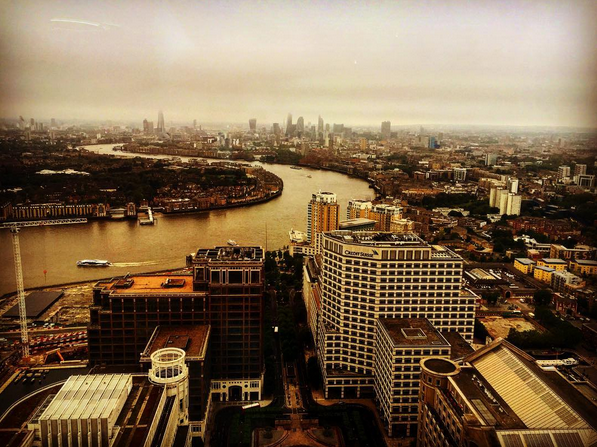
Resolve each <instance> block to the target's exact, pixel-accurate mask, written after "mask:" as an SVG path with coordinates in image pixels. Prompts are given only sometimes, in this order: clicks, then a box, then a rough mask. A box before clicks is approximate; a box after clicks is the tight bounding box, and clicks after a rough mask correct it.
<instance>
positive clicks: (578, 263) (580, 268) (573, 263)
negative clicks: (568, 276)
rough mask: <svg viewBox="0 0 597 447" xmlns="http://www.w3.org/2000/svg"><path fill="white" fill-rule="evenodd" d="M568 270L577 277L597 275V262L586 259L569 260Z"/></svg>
mask: <svg viewBox="0 0 597 447" xmlns="http://www.w3.org/2000/svg"><path fill="white" fill-rule="evenodd" d="M568 269H569V270H570V271H571V272H573V273H576V274H577V275H588V276H592V275H597V261H593V260H588V259H571V260H570V263H569V264H568Z"/></svg>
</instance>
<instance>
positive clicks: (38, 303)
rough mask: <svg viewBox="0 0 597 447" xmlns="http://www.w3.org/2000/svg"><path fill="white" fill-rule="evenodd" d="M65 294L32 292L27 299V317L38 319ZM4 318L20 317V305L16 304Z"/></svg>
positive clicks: (60, 292)
mask: <svg viewBox="0 0 597 447" xmlns="http://www.w3.org/2000/svg"><path fill="white" fill-rule="evenodd" d="M63 294H64V292H62V291H59V292H44V291H38V292H31V293H30V294H29V295H27V296H26V297H25V306H26V309H27V317H28V318H37V317H39V316H40V315H41V314H43V313H44V311H45V310H46V309H47V308H48V307H50V306H51V305H52V304H53V303H54V301H56V300H57V299H58V298H60V297H61V296H62V295H63ZM3 316H4V317H18V316H19V305H18V304H15V305H14V306H13V307H11V308H10V309H8V310H7V311H6V312H5V313H4V315H3Z"/></svg>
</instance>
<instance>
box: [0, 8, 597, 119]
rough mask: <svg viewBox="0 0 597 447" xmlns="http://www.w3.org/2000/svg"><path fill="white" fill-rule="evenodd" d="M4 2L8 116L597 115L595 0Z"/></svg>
mask: <svg viewBox="0 0 597 447" xmlns="http://www.w3.org/2000/svg"><path fill="white" fill-rule="evenodd" d="M0 6H1V12H0V50H1V51H0V55H1V56H0V57H1V60H0V82H1V87H0V116H3V117H18V116H19V115H23V116H24V117H25V118H29V117H35V118H38V119H39V118H43V119H49V118H51V117H56V118H81V119H97V120H103V119H113V120H135V121H139V122H140V121H141V120H143V118H148V119H150V120H153V121H154V123H157V113H158V110H159V109H163V111H164V115H165V117H166V121H167V122H168V121H170V120H175V121H185V120H187V121H192V120H193V119H197V121H198V122H199V123H202V122H203V123H209V122H222V121H226V122H244V121H247V120H248V119H249V118H257V120H258V125H261V124H269V123H271V122H280V121H282V120H283V119H285V116H286V114H287V113H288V112H292V114H293V116H294V119H295V120H296V118H297V117H298V116H301V115H302V116H304V117H305V122H308V121H311V122H313V123H316V122H317V116H318V115H320V114H321V116H322V117H323V118H324V120H325V121H326V122H332V123H333V122H336V123H344V124H346V125H360V124H362V125H370V124H374V125H378V124H379V123H380V122H381V121H382V120H391V121H392V123H393V124H396V125H400V124H418V123H421V124H492V125H502V124H503V125H523V126H524V125H542V126H590V127H596V126H597V118H596V116H597V113H596V112H597V76H596V75H597V58H596V55H597V50H596V48H597V46H596V45H595V42H597V32H596V26H595V17H597V1H590V0H589V1H585V2H583V1H574V0H567V1H553V2H550V1H534V2H533V1H486V2H484V1H460V2H457V1H452V2H450V1H441V2H440V1H438V2H432V1H426V2H421V1H417V2H404V1H400V2H398V1H396V2H394V1H391V2H390V1H388V2H380V1H376V2H348V1H347V2H325V1H314V0H313V1H296V2H290V1H277V2H274V1H271V2H270V1H247V2H242V1H236V2H234V1H230V2H217V3H216V2H199V1H189V2H184V1H153V2H152V1H147V0H144V1H127V2H121V1H114V2H92V1H81V0H78V1H59V2H58V1H53V0H39V1H27V0H22V1H16V0H15V1H4V0H2V2H1V4H0ZM76 21H80V22H87V23H74V22H76ZM98 25H99V26H98Z"/></svg>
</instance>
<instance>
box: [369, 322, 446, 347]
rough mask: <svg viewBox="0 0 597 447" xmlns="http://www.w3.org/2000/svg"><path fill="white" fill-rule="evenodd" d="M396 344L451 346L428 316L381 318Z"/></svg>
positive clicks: (396, 345) (381, 323)
mask: <svg viewBox="0 0 597 447" xmlns="http://www.w3.org/2000/svg"><path fill="white" fill-rule="evenodd" d="M379 324H380V325H381V326H382V327H383V328H385V330H386V331H387V332H388V334H389V335H390V338H391V339H392V341H393V343H394V346H395V347H398V346H410V345H412V346H437V347H446V346H450V345H449V343H448V342H447V341H446V339H445V338H444V337H443V336H442V334H440V333H439V331H438V330H437V329H435V328H434V327H433V325H432V324H431V323H430V322H429V320H428V319H427V318H380V319H379Z"/></svg>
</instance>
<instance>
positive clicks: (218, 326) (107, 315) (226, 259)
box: [88, 247, 264, 400]
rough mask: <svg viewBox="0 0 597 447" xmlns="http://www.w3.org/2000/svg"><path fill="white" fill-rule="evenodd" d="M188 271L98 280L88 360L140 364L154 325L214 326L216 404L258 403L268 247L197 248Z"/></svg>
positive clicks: (212, 339)
mask: <svg viewBox="0 0 597 447" xmlns="http://www.w3.org/2000/svg"><path fill="white" fill-rule="evenodd" d="M187 266H188V267H190V268H192V274H187V275H142V274H140V275H127V276H125V277H120V278H113V279H111V280H103V281H99V282H98V283H97V284H96V285H95V287H94V290H93V303H92V305H91V307H90V324H89V329H88V334H89V360H90V363H91V364H94V365H136V364H138V362H139V356H140V354H141V353H142V352H144V350H145V347H146V345H147V343H148V341H149V340H150V337H151V336H152V334H153V333H154V331H155V329H156V327H158V326H160V327H166V328H167V327H172V326H183V325H184V326H196V325H203V326H205V325H209V326H210V328H211V329H210V339H211V341H210V348H209V349H210V350H211V358H212V361H211V372H212V385H211V394H212V397H213V399H214V400H258V399H260V398H261V389H262V384H263V346H262V344H263V338H262V337H263V291H264V270H263V268H264V257H263V249H262V248H261V247H216V248H213V249H199V250H197V252H196V253H194V254H192V255H189V256H188V257H187Z"/></svg>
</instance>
